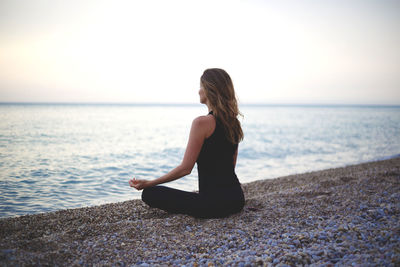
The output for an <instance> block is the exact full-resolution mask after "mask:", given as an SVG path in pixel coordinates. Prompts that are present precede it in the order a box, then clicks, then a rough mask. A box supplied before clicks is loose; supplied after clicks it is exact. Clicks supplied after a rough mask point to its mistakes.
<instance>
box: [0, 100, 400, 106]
mask: <svg viewBox="0 0 400 267" xmlns="http://www.w3.org/2000/svg"><path fill="white" fill-rule="evenodd" d="M0 105H71V106H72V105H76V106H79V105H88V106H89V105H93V106H95V105H98V106H102V105H104V106H113V105H115V106H197V105H199V106H200V105H202V104H200V103H193V102H186V103H185V102H176V103H174V102H58V101H54V102H46V101H43V102H39V101H38V102H33V101H0ZM239 106H254V107H256V106H259V107H262V106H266V107H268V106H269V107H274V106H276V107H285V106H286V107H291V106H292V107H296V106H298V107H307V106H308V107H400V104H361V103H357V104H354V103H347V104H346V103H271V102H244V103H239Z"/></svg>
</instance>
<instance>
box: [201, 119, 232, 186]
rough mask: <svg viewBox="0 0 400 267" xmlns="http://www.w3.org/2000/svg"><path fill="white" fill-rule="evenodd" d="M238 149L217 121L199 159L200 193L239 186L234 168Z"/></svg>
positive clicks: (205, 141)
mask: <svg viewBox="0 0 400 267" xmlns="http://www.w3.org/2000/svg"><path fill="white" fill-rule="evenodd" d="M210 114H212V112H210ZM237 148H238V145H237V144H232V143H231V142H230V141H229V140H228V138H227V136H226V133H225V130H224V128H223V126H222V125H221V123H220V122H219V121H218V119H216V125H215V130H214V132H213V133H212V134H211V136H209V137H208V138H207V139H205V140H204V143H203V146H202V148H201V151H200V154H199V156H198V159H197V169H198V175H199V191H200V193H202V192H210V191H214V190H217V189H219V188H226V187H231V186H236V185H239V181H238V178H237V176H236V174H235V166H234V155H235V153H236V151H237Z"/></svg>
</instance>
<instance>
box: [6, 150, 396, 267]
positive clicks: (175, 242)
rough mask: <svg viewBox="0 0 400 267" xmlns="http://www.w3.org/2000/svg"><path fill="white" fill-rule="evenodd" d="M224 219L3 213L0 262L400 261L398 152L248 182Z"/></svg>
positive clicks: (101, 210)
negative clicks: (235, 209) (238, 208)
mask: <svg viewBox="0 0 400 267" xmlns="http://www.w3.org/2000/svg"><path fill="white" fill-rule="evenodd" d="M242 186H243V189H244V193H245V197H246V205H245V207H244V209H243V211H242V212H240V213H238V214H235V215H232V216H230V217H228V218H223V219H195V218H192V217H189V216H186V215H176V214H168V213H165V212H163V211H160V210H156V209H151V208H149V207H147V206H146V205H145V204H144V203H143V202H142V201H141V200H138V199H134V200H129V201H124V202H118V203H110V204H103V205H100V206H91V207H85V208H76V209H67V210H59V211H54V212H49V213H39V214H31V215H22V216H17V217H8V218H1V219H0V237H1V238H0V240H1V241H0V263H1V265H4V266H15V265H62V266H64V265H86V264H87V265H117V266H130V265H142V266H154V265H173V266H180V265H186V266H210V265H241V264H242V263H243V264H250V265H251V266H253V265H257V264H259V265H267V266H268V265H273V266H274V265H278V264H288V265H299V264H316V265H321V264H332V265H334V264H338V265H351V264H353V263H355V264H360V265H365V264H366V265H389V266H390V265H393V266H395V265H398V264H400V249H399V248H400V157H397V158H391V159H386V160H381V161H373V162H367V163H362V164H357V165H350V166H345V167H340V168H334V169H327V170H321V171H313V172H308V173H303V174H294V175H290V176H285V177H279V178H274V179H267V180H258V181H255V182H251V183H247V184H242Z"/></svg>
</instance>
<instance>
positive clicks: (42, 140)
mask: <svg viewBox="0 0 400 267" xmlns="http://www.w3.org/2000/svg"><path fill="white" fill-rule="evenodd" d="M241 111H242V113H243V114H244V118H243V119H242V125H243V130H244V133H245V139H244V141H243V142H242V143H241V144H240V146H239V156H238V163H237V167H236V172H237V174H238V177H239V180H240V181H241V182H242V183H246V182H251V181H255V180H259V179H269V178H275V177H279V176H283V175H289V174H295V173H303V172H307V171H313V170H321V169H325V168H333V167H340V166H346V165H350V164H355V163H360V162H367V161H373V160H379V159H384V158H390V157H394V156H398V155H399V154H400V138H399V137H400V107H366V106H242V107H241ZM204 114H207V110H206V108H205V107H204V106H201V105H180V106H173V105H171V106H162V105H62V104H52V105H51V104H40V105H39V104H0V217H10V216H16V215H23V214H32V213H39V212H46V211H55V210H59V209H65V208H75V207H83V206H92V205H98V204H103V203H109V202H117V201H124V200H129V199H134V198H139V197H140V192H138V191H136V190H134V189H132V188H130V187H129V186H128V180H129V179H130V178H132V177H133V176H135V177H137V178H143V179H154V178H156V177H158V176H160V175H162V174H164V173H166V172H168V171H169V170H171V169H173V168H174V167H175V166H177V165H178V164H179V163H180V162H181V160H182V157H183V154H184V151H185V147H186V143H187V138H188V135H189V130H190V125H191V122H192V120H193V119H194V118H195V117H197V116H199V115H204ZM169 185H170V186H172V187H176V188H179V189H183V190H189V191H194V190H197V186H198V185H197V170H196V166H195V168H194V169H193V172H192V174H191V175H189V176H187V177H184V178H182V179H179V180H177V181H174V182H171V183H169Z"/></svg>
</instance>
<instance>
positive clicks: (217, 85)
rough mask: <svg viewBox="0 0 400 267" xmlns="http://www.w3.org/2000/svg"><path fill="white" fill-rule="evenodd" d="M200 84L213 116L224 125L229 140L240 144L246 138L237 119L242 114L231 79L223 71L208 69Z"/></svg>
mask: <svg viewBox="0 0 400 267" xmlns="http://www.w3.org/2000/svg"><path fill="white" fill-rule="evenodd" d="M200 82H201V85H202V86H203V88H204V91H205V94H206V96H207V99H208V103H209V105H210V107H211V109H212V111H213V114H214V116H215V117H216V118H217V119H218V120H219V121H220V122H221V123H222V126H223V127H224V129H225V132H226V135H227V138H228V140H229V141H231V142H232V143H233V144H238V143H239V142H240V141H242V140H243V137H244V136H243V131H242V127H241V125H240V121H239V120H238V118H237V117H238V115H242V114H241V113H240V111H239V108H238V104H237V100H236V95H235V89H234V88H233V83H232V80H231V77H229V74H228V73H227V72H226V71H224V70H223V69H206V70H205V71H204V73H203V75H202V76H201V78H200Z"/></svg>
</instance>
